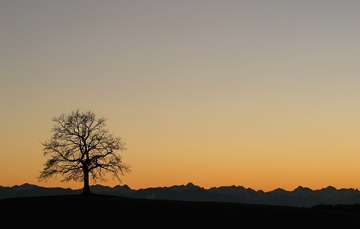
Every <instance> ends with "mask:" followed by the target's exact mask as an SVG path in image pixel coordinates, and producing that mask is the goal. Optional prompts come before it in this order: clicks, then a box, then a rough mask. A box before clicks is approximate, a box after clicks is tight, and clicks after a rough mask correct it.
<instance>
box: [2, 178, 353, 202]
mask: <svg viewBox="0 0 360 229" xmlns="http://www.w3.org/2000/svg"><path fill="white" fill-rule="evenodd" d="M90 189H91V191H92V192H93V193H96V194H101V195H114V196H122V197H131V198H139V199H159V200H181V201H208V202H234V203H247V204H266V205H281V206H294V207H312V206H315V205H336V204H337V205H339V204H360V191H359V190H357V189H339V190H337V189H335V188H334V187H331V186H329V187H327V188H324V189H320V190H311V189H309V188H305V187H301V186H299V187H298V188H296V189H295V190H293V191H286V190H284V189H275V190H273V191H270V192H264V191H262V190H259V191H255V190H253V189H251V188H244V187H242V186H223V187H213V188H210V189H204V188H202V187H199V186H196V185H194V184H192V183H189V184H187V185H175V186H171V187H158V188H146V189H139V190H133V189H131V188H130V187H129V186H127V185H124V186H120V185H118V186H115V187H113V188H111V187H107V186H102V185H95V186H91V188H90ZM80 193H81V190H71V189H63V188H44V187H39V186H36V185H30V184H23V185H20V186H13V187H1V186H0V199H5V198H14V197H34V196H54V195H76V194H80Z"/></svg>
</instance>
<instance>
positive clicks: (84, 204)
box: [0, 195, 360, 228]
mask: <svg viewBox="0 0 360 229" xmlns="http://www.w3.org/2000/svg"><path fill="white" fill-rule="evenodd" d="M0 210H1V217H0V218H1V221H0V228H30V227H32V228H79V227H80V228H85V227H87V228H110V227H111V228H148V227H150V226H151V227H156V228H204V227H207V228H269V227H276V228H314V227H317V228H333V227H338V228H356V227H358V226H360V214H359V213H356V212H341V211H329V210H322V209H307V208H295V207H279V206H266V205H248V204H237V203H214V202H186V201H183V202H182V201H164V200H145V199H132V198H122V197H116V196H101V195H93V196H78V195H72V196H53V197H29V198H14V199H4V200H0Z"/></svg>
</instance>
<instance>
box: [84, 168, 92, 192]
mask: <svg viewBox="0 0 360 229" xmlns="http://www.w3.org/2000/svg"><path fill="white" fill-rule="evenodd" d="M82 194H83V195H90V194H91V192H90V187H89V171H88V169H87V168H84V188H83V193H82Z"/></svg>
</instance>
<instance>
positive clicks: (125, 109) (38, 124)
mask: <svg viewBox="0 0 360 229" xmlns="http://www.w3.org/2000/svg"><path fill="white" fill-rule="evenodd" d="M359 25H360V1H355V0H354V1H353V0H348V1H335V0H327V1H325V0H315V1H314V0H304V1H288V0H282V1H280V0H271V1H268V0H263V1H260V0H258V1H257V0H248V1H241V0H239V1H234V0H222V1H220V0H217V1H215V0H195V1H194V0H182V1H175V0H166V1H165V0H152V1H146V0H143V1H140V0H131V1H130V0H128V1H121V0H119V1H115V0H113V1H111V0H108V1H97V0H62V1H48V0H29V1H25V0H21V1H20V0H2V1H1V2H0V53H1V54H0V105H1V112H0V126H1V127H0V185H1V186H13V185H16V184H18V185H19V184H22V183H25V182H27V183H33V184H38V185H42V186H47V187H53V186H61V187H71V188H81V187H82V184H81V183H75V182H70V183H60V182H59V180H60V177H59V179H58V180H54V181H50V182H48V183H45V182H41V183H39V182H38V181H37V179H36V177H37V176H38V175H39V171H41V170H42V169H43V164H44V163H45V161H46V158H45V157H43V152H42V145H41V143H40V142H43V141H45V140H47V139H49V138H50V137H51V132H50V130H51V128H52V126H53V123H52V121H51V118H52V117H54V116H58V115H60V114H62V113H70V112H71V111H72V110H76V109H80V110H83V111H85V110H91V111H93V112H94V113H95V114H96V115H98V116H99V117H105V118H107V120H108V121H107V124H108V129H109V130H110V131H111V132H112V133H113V134H114V135H115V136H120V137H122V138H123V140H124V141H125V142H126V144H127V148H128V150H126V151H125V152H123V153H122V157H123V160H124V161H125V162H126V163H128V164H130V165H132V173H131V174H130V175H126V176H124V177H122V181H123V184H127V185H129V186H130V187H131V188H134V189H138V188H146V187H157V186H172V185H176V184H183V183H188V182H193V183H194V184H196V185H199V186H201V187H204V188H210V187H213V186H223V185H241V186H244V187H251V188H253V189H256V190H258V189H262V190H266V191H268V190H273V189H275V188H278V187H281V188H285V189H287V190H292V189H294V188H296V187H297V186H299V185H302V186H306V187H310V188H312V189H319V188H323V187H327V186H329V185H332V186H335V187H337V188H349V187H353V188H359V189H360V145H359V143H360V141H359V140H360V65H359V60H360V29H359ZM117 184H118V183H117V181H113V180H109V181H108V182H107V183H106V185H109V186H114V185H117Z"/></svg>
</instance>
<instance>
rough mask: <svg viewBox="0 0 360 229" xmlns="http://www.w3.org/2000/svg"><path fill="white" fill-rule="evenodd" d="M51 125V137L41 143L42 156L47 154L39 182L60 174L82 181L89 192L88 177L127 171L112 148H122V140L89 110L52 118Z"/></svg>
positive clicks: (85, 189) (116, 175)
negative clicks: (52, 125) (53, 123)
mask: <svg viewBox="0 0 360 229" xmlns="http://www.w3.org/2000/svg"><path fill="white" fill-rule="evenodd" d="M52 121H54V122H55V125H54V127H53V129H52V133H53V135H52V137H51V139H50V140H47V141H46V142H45V143H42V145H43V146H44V148H43V151H44V156H47V157H49V158H48V160H47V162H46V163H45V164H44V167H45V168H44V170H43V171H41V172H40V176H39V177H38V178H39V181H42V180H46V181H47V180H48V179H49V178H53V177H56V175H58V174H60V175H62V176H63V180H62V181H70V180H75V181H83V182H84V189H83V194H90V193H91V192H90V188H89V177H91V178H92V179H93V180H94V181H95V182H96V181H97V180H98V179H100V180H101V181H106V178H105V174H106V173H112V175H113V176H114V177H115V178H117V179H118V180H119V181H120V182H121V180H120V177H119V175H124V173H129V172H130V167H129V166H128V165H126V164H124V163H123V162H122V160H121V157H120V155H118V154H117V153H116V151H123V150H125V149H126V148H125V143H124V142H123V141H122V140H121V138H119V137H113V136H112V134H109V131H108V130H107V129H105V126H106V124H105V121H106V120H105V119H104V118H99V119H97V118H96V116H95V114H94V113H93V112H91V111H87V112H84V113H81V112H80V111H79V110H76V111H72V113H71V114H70V115H66V114H61V115H60V116H58V117H55V118H53V119H52Z"/></svg>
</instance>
